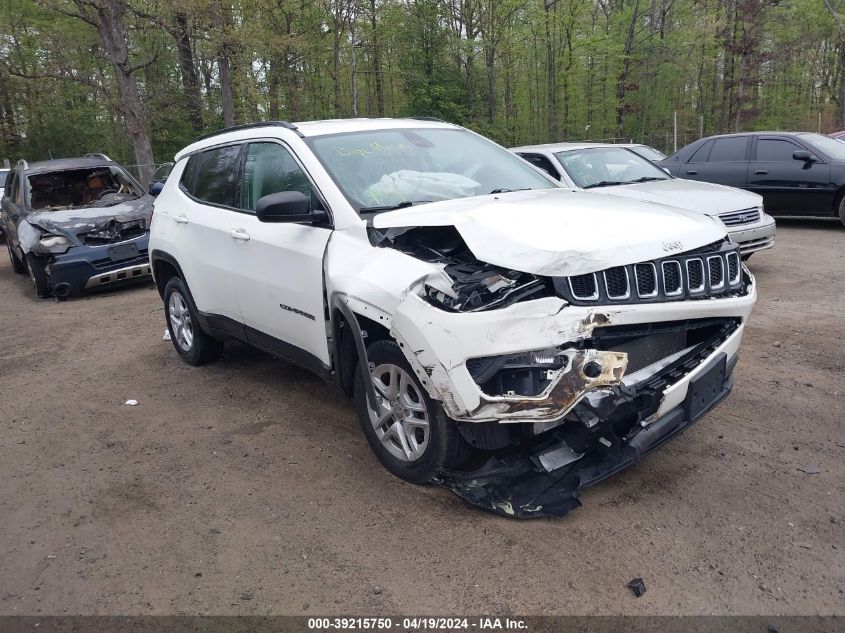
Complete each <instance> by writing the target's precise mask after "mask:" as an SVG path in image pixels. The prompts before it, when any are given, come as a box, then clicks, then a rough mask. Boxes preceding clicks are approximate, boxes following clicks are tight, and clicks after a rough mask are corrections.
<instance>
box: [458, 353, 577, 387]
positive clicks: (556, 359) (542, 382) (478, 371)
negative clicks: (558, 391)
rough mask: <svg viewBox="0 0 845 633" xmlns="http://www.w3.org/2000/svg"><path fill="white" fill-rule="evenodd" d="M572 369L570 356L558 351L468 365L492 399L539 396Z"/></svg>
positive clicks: (484, 359)
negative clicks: (556, 379)
mask: <svg viewBox="0 0 845 633" xmlns="http://www.w3.org/2000/svg"><path fill="white" fill-rule="evenodd" d="M568 365H569V356H568V355H567V354H566V353H565V352H564V351H563V350H561V349H560V348H557V347H552V348H549V349H542V350H536V351H532V352H524V353H521V354H513V355H504V356H486V357H480V358H470V359H469V360H467V362H466V366H467V370H468V371H469V373H470V375H471V376H472V378H473V380H474V381H475V382H476V384H477V385H478V386H479V387H481V389H482V391H484V393H486V394H488V395H491V396H498V395H513V396H529V397H530V396H537V395H539V394H541V393H542V392H543V390H544V389H545V388H546V387H547V386H548V385H549V383H550V382H551V380H552V378H554V376H555V374H556V373H557V371H558V370H561V369H565V368H566V367H567V366H568Z"/></svg>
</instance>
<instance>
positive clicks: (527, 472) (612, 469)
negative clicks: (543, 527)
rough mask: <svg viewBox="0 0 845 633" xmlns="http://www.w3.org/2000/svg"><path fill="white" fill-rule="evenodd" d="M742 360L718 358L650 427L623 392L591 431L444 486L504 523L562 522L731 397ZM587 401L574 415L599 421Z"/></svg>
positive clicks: (499, 458) (542, 442)
mask: <svg viewBox="0 0 845 633" xmlns="http://www.w3.org/2000/svg"><path fill="white" fill-rule="evenodd" d="M735 365H736V357H734V358H733V359H732V361H731V362H728V360H727V356H726V355H725V354H724V353H720V354H717V355H715V356H714V357H712V358H711V359H710V360H709V361H708V363H707V365H706V366H705V367H704V368H702V369H703V371H702V372H700V373H699V374H698V377H697V378H696V379H695V380H693V381H692V382H691V383H690V386H689V390H688V392H687V397H686V399H685V401H684V402H683V403H682V404H680V405H678V406H676V407H674V408H672V409H671V410H669V411H667V412H665V413H663V414H661V415H660V416H659V417H658V418H656V419H655V420H654V421H652V422H651V423H650V424H648V425H647V426H643V425H642V424H640V423H639V422H638V421H637V420H638V417H637V416H636V415H635V410H636V407H635V406H634V404H633V402H634V399H635V396H634V397H631V396H625V395H623V394H621V393H619V392H617V395H616V399H615V402H614V403H613V406H614V408H615V410H616V413H615V414H613V415H610V416H609V417H607V418H605V419H604V420H602V421H600V422H598V423H596V424H594V425H593V426H591V427H590V426H588V425H586V424H581V423H579V422H577V421H568V422H567V423H565V424H563V425H561V426H559V427H557V428H555V429H552V430H551V431H548V432H546V433H543V434H542V435H540V436H536V437H535V438H533V440H529V441H527V442H525V443H523V444H519V445H515V446H511V447H508V448H506V449H502V450H500V451H497V452H496V453H494V454H493V455H492V456H491V457H489V458H488V459H487V461H486V462H484V463H483V464H482V465H481V466H480V467H478V468H476V469H474V470H471V471H448V472H444V473H443V474H442V477H441V479H440V480H439V482H438V483H439V484H440V485H442V486H444V487H445V488H448V489H450V490H452V491H453V492H454V493H455V494H457V495H458V496H459V497H461V498H462V499H464V500H465V501H467V502H469V503H471V504H473V505H476V506H478V507H480V508H483V509H485V510H488V511H490V512H493V513H495V514H499V515H502V516H509V517H517V518H530V517H545V516H557V517H561V516H564V515H566V514H568V513H569V512H570V511H572V510H574V509H575V508H578V507H579V506H580V505H581V502H580V500H579V493H580V491H581V490H582V489H584V488H587V487H588V486H592V485H594V484H596V483H598V482H600V481H602V480H604V479H606V478H607V477H610V476H611V475H613V474H615V473H617V472H619V471H621V470H624V469H625V468H628V467H629V466H632V465H634V464H636V463H638V462H639V461H640V460H642V459H643V458H644V457H645V456H646V455H648V454H649V453H651V452H652V451H655V450H657V449H658V448H659V447H660V446H662V445H663V444H665V443H666V442H668V441H669V440H670V439H672V438H673V437H675V436H676V435H678V434H679V433H681V432H682V431H684V430H686V429H687V428H689V427H690V426H692V425H693V424H694V423H695V422H697V421H698V420H699V419H700V418H701V417H703V416H704V415H705V414H706V413H707V412H708V411H710V410H711V409H712V408H713V407H715V406H716V405H717V404H718V403H719V402H721V401H722V400H723V399H724V398H725V397H727V395H728V394H729V393H730V390H731V388H732V386H733V368H734V366H735ZM590 409H592V407H591V405H590V404H589V403H588V402H586V401H582V402H581V403H580V404H578V405H577V406H576V408H575V409H574V412H575V413H576V414H577V415H579V417H582V418H583V419H585V420H586V419H590V418H591V416H592V415H593V414H594V412H593V411H591V410H590Z"/></svg>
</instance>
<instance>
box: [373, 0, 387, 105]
mask: <svg viewBox="0 0 845 633" xmlns="http://www.w3.org/2000/svg"><path fill="white" fill-rule="evenodd" d="M370 27H371V28H372V38H373V75H374V79H375V85H376V114H378V115H379V116H380V117H383V116H384V84H383V81H384V80H383V77H382V74H381V49H379V42H378V29H377V28H376V0H370Z"/></svg>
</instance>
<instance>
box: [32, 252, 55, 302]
mask: <svg viewBox="0 0 845 633" xmlns="http://www.w3.org/2000/svg"><path fill="white" fill-rule="evenodd" d="M26 268H27V270H28V271H29V278H30V279H32V285H33V286H35V294H36V295H38V297H39V298H40V299H46V298H48V297H49V296H50V295H51V294H52V293H51V292H50V283H49V282H48V281H47V272H46V271H45V270H44V264H43V263H41V260H40V259H38V258H37V257H36V256H35V255H33V254H32V253H27V254H26Z"/></svg>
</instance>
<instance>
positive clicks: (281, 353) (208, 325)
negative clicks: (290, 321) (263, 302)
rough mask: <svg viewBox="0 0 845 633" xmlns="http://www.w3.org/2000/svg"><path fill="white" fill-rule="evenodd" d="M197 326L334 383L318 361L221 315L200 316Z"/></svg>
mask: <svg viewBox="0 0 845 633" xmlns="http://www.w3.org/2000/svg"><path fill="white" fill-rule="evenodd" d="M199 322H200V327H202V329H203V330H204V331H206V332H208V333H209V334H210V335H212V336H214V337H215V338H220V339H226V338H234V339H237V340H239V341H243V342H244V343H247V344H249V345H251V346H253V347H255V348H257V349H260V350H261V351H262V352H266V353H268V354H270V355H271V356H275V357H276V358H280V359H282V360H284V361H287V362H289V363H291V364H293V365H296V366H298V367H302V368H303V369H307V370H308V371H310V372H312V373H314V374H316V375H317V376H318V377H320V378H322V379H323V380H325V381H327V382H330V383H334V381H335V376H334V372H333V371H332V369H331V367H327V366H326V365H324V364H323V362H322V361H321V360H320V359H319V358H317V357H316V356H314V355H313V354H311V353H310V352H307V351H305V350H304V349H302V348H300V347H297V346H296V345H291V344H290V343H287V342H285V341H282V340H280V339H277V338H275V337H273V336H270V335H269V334H265V333H264V332H261V331H260V330H256V329H255V328H251V327H249V326H247V325H244V324H243V323H241V322H240V321H236V320H235V319H232V318H230V317H227V316H223V315H222V314H210V313H207V312H200V313H199Z"/></svg>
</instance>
